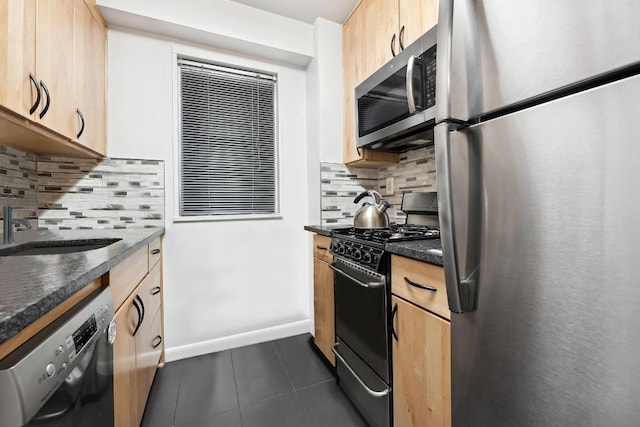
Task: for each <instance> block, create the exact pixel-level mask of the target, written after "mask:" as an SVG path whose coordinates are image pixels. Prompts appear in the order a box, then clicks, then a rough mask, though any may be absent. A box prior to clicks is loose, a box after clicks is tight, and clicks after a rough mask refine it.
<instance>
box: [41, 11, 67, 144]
mask: <svg viewBox="0 0 640 427" xmlns="http://www.w3.org/2000/svg"><path fill="white" fill-rule="evenodd" d="M36 9H37V18H36V77H37V79H38V81H39V83H40V89H41V96H42V99H41V101H40V107H39V108H38V110H37V111H36V114H37V120H39V121H40V123H42V124H43V125H44V126H46V127H48V128H49V129H51V130H53V131H55V132H57V133H59V134H61V135H64V136H66V137H67V138H70V137H71V136H72V135H73V115H72V114H71V112H72V111H73V104H74V102H73V96H70V94H73V89H74V82H73V78H74V70H73V39H74V34H73V25H74V0H58V1H47V0H39V1H38V2H37V7H36Z"/></svg>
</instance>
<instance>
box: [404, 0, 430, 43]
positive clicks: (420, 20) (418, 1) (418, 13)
mask: <svg viewBox="0 0 640 427" xmlns="http://www.w3.org/2000/svg"><path fill="white" fill-rule="evenodd" d="M398 16H399V18H400V21H399V25H400V27H399V28H400V29H399V30H398V31H399V32H398V37H399V39H398V43H400V42H402V46H404V47H407V46H409V45H410V44H411V43H413V42H414V41H416V40H418V37H420V36H421V35H423V34H424V33H426V32H427V30H429V29H430V28H431V27H433V26H434V25H436V24H437V23H438V0H398Z"/></svg>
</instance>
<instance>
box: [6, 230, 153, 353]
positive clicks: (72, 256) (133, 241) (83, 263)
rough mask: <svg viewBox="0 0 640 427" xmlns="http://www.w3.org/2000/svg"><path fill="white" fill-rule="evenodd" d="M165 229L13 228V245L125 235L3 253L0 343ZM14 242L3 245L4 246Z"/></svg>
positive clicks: (7, 246)
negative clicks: (87, 246)
mask: <svg viewBox="0 0 640 427" xmlns="http://www.w3.org/2000/svg"><path fill="white" fill-rule="evenodd" d="M162 234H164V228H153V229H128V230H55V231H54V230H50V231H44V230H38V231H21V232H17V233H14V245H18V244H21V243H28V242H33V241H38V242H40V241H52V240H87V239H97V238H105V239H110V238H112V239H121V240H120V241H118V242H116V243H113V244H111V245H109V246H106V247H104V248H100V249H94V250H90V251H85V252H75V253H68V254H56V255H27V256H4V257H0V344H1V343H3V342H4V341H6V340H8V339H9V338H11V337H12V336H14V335H16V334H17V333H18V332H20V331H21V330H22V329H24V328H25V327H27V326H28V325H30V324H31V323H33V322H34V321H36V320H37V319H39V318H40V317H42V316H43V315H44V314H46V313H47V312H49V311H50V310H52V309H53V308H54V307H56V306H57V305H58V304H60V303H61V302H62V301H64V300H66V299H67V298H69V297H70V296H71V295H73V294H75V293H76V292H78V291H79V290H80V289H82V288H83V287H84V286H86V285H88V284H89V283H91V282H93V281H94V280H95V279H97V278H99V277H100V276H102V275H103V274H105V273H106V272H107V271H109V270H111V269H112V268H113V267H114V266H116V265H117V264H119V263H120V262H122V261H124V260H125V259H126V258H128V257H129V256H131V255H132V254H133V253H134V252H136V251H137V250H138V249H140V248H142V247H143V246H144V245H146V244H148V243H149V242H151V241H152V240H153V239H155V238H156V237H158V236H160V235H162ZM14 245H0V250H3V249H5V248H9V247H11V246H14Z"/></svg>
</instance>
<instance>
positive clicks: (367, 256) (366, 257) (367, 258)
mask: <svg viewBox="0 0 640 427" xmlns="http://www.w3.org/2000/svg"><path fill="white" fill-rule="evenodd" d="M362 261H364V262H365V263H366V264H369V263H370V262H371V254H370V253H369V252H365V254H364V255H363V256H362Z"/></svg>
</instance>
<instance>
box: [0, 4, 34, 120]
mask: <svg viewBox="0 0 640 427" xmlns="http://www.w3.org/2000/svg"><path fill="white" fill-rule="evenodd" d="M35 45H36V0H3V1H0V105H2V106H4V107H6V108H8V109H9V110H11V111H14V112H15V113H17V114H19V115H21V116H24V117H31V116H33V114H32V113H30V112H29V109H31V107H32V106H33V105H34V101H35V95H34V96H33V97H32V92H33V93H37V90H36V88H35V87H34V86H32V85H34V84H39V83H38V82H37V81H36V80H35V72H36V53H35ZM30 74H31V76H33V79H34V82H32V81H31V79H30V77H29V75H30Z"/></svg>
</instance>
